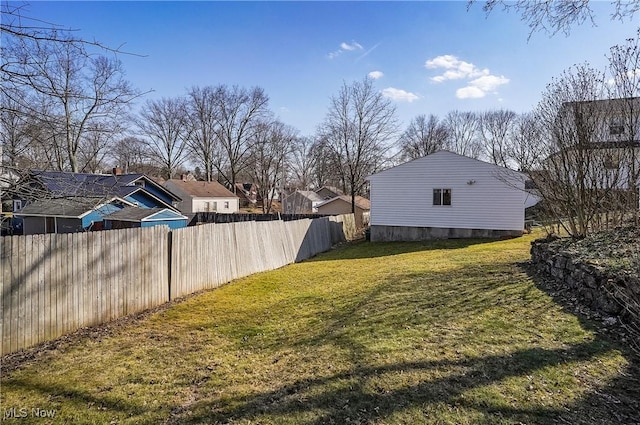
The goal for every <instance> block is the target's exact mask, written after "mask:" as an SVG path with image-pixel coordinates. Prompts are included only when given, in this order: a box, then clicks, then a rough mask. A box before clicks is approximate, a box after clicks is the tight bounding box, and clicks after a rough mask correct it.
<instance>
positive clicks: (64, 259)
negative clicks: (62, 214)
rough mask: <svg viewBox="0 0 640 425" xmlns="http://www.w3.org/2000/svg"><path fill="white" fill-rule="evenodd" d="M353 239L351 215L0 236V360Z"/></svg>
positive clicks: (302, 258) (298, 259) (288, 262)
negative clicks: (179, 227)
mask: <svg viewBox="0 0 640 425" xmlns="http://www.w3.org/2000/svg"><path fill="white" fill-rule="evenodd" d="M354 235H355V220H354V218H353V215H344V216H335V217H325V218H319V219H314V220H310V219H304V220H297V221H289V222H284V221H271V222H243V223H229V224H206V225H201V226H196V227H188V228H184V229H178V230H173V231H170V230H169V228H168V227H166V226H156V227H150V228H138V229H122V230H110V231H103V232H89V233H68V234H46V235H30V236H6V237H3V238H1V240H0V254H1V256H0V279H1V282H0V289H1V291H2V292H1V293H0V296H1V297H2V298H1V299H0V308H1V309H2V310H1V311H0V317H1V318H2V323H1V325H0V331H1V332H2V334H1V336H0V340H1V343H2V345H1V348H2V351H1V353H0V354H2V355H4V354H8V353H11V352H15V351H18V350H20V349H23V348H27V347H30V346H33V345H36V344H38V343H41V342H45V341H49V340H52V339H55V338H57V337H59V336H62V335H64V334H66V333H69V332H72V331H74V330H77V329H79V328H82V327H86V326H92V325H97V324H100V323H105V322H108V321H111V320H114V319H117V318H119V317H122V316H125V315H127V314H131V313H136V312H140V311H143V310H146V309H149V308H152V307H156V306H158V305H161V304H163V303H165V302H167V301H169V300H170V299H174V298H178V297H181V296H184V295H188V294H190V293H193V292H196V291H199V290H201V289H206V288H213V287H216V286H219V285H221V284H223V283H225V282H229V281H231V280H233V279H236V278H239V277H243V276H248V275H250V274H253V273H257V272H261V271H266V270H272V269H275V268H278V267H282V266H284V265H286V264H290V263H293V262H295V261H301V260H304V259H306V258H309V257H311V256H313V255H315V254H317V253H319V252H323V251H326V250H328V249H329V248H330V247H331V245H332V244H335V243H337V242H340V241H343V240H345V239H352V238H353V237H354Z"/></svg>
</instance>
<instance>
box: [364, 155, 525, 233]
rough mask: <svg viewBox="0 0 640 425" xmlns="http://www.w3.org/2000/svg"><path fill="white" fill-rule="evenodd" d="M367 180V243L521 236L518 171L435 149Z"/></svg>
mask: <svg viewBox="0 0 640 425" xmlns="http://www.w3.org/2000/svg"><path fill="white" fill-rule="evenodd" d="M368 180H369V182H370V185H371V241H374V242H375V241H415V240H426V239H438V238H475V237H490V238H491V237H514V236H520V235H522V232H523V229H524V209H525V202H526V199H527V197H528V196H529V195H528V194H527V192H525V187H524V184H525V176H524V175H523V174H522V173H519V172H516V171H513V170H510V169H507V168H504V167H500V166H497V165H494V164H490V163H488V162H484V161H480V160H477V159H473V158H469V157H466V156H463V155H459V154H456V153H453V152H449V151H444V150H441V151H438V152H435V153H433V154H431V155H427V156H424V157H422V158H418V159H415V160H413V161H410V162H407V163H404V164H401V165H398V166H396V167H393V168H389V169H387V170H384V171H382V172H380V173H377V174H374V175H372V176H369V177H368Z"/></svg>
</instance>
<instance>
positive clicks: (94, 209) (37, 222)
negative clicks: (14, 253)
mask: <svg viewBox="0 0 640 425" xmlns="http://www.w3.org/2000/svg"><path fill="white" fill-rule="evenodd" d="M23 183H24V184H23V187H24V190H23V191H22V192H23V193H22V196H21V197H20V199H14V202H13V204H14V217H15V218H16V220H17V221H18V223H17V224H18V225H19V227H21V228H22V233H24V234H36V233H71V232H80V231H90V230H103V229H115V228H123V227H146V226H150V225H159V224H163V225H168V226H169V227H171V228H178V227H185V226H186V225H187V221H188V220H187V217H185V216H183V215H182V214H180V212H179V211H178V210H177V208H176V205H177V203H178V202H180V200H181V199H180V197H178V196H177V195H175V194H173V193H172V192H171V191H169V190H167V189H165V188H164V187H163V186H162V185H160V184H158V183H156V182H154V181H153V180H152V179H150V178H149V177H147V176H145V175H144V174H87V173H70V172H61V171H33V172H31V173H30V175H29V178H28V179H27V180H26V181H25V182H23ZM122 211H126V213H122V214H120V215H116V216H115V219H114V218H113V217H111V218H110V219H109V220H105V217H107V216H112V215H113V214H115V213H120V212H122ZM125 216H126V217H127V219H125Z"/></svg>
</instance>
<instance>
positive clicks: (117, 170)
mask: <svg viewBox="0 0 640 425" xmlns="http://www.w3.org/2000/svg"><path fill="white" fill-rule="evenodd" d="M112 171H113V175H114V176H121V175H122V168H120V167H113V170H112Z"/></svg>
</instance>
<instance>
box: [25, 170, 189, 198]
mask: <svg viewBox="0 0 640 425" xmlns="http://www.w3.org/2000/svg"><path fill="white" fill-rule="evenodd" d="M32 175H33V176H34V177H35V178H36V179H37V180H38V181H39V182H40V183H41V184H42V185H43V186H44V187H45V188H46V189H47V190H48V191H49V192H51V193H52V194H53V195H54V196H81V197H87V196H105V195H114V196H121V197H122V196H127V195H128V194H130V193H131V192H133V191H135V190H138V189H139V188H140V187H141V186H137V185H136V184H135V182H137V181H138V180H144V181H145V183H146V184H150V185H152V186H155V187H156V188H158V189H160V190H162V191H165V192H166V193H167V196H169V197H170V198H172V199H174V200H176V201H180V200H181V199H180V197H178V196H176V195H175V194H173V193H171V192H170V191H168V190H166V189H165V188H164V187H162V185H159V184H157V183H156V182H154V181H153V180H151V179H150V178H148V177H147V176H145V175H144V174H139V173H134V174H120V175H113V174H88V173H72V172H67V171H33V172H32Z"/></svg>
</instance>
